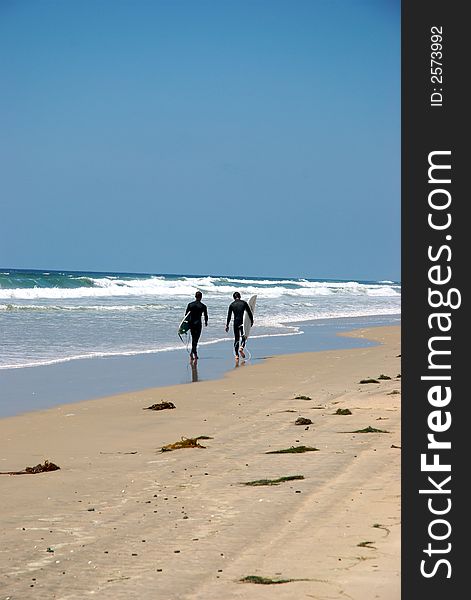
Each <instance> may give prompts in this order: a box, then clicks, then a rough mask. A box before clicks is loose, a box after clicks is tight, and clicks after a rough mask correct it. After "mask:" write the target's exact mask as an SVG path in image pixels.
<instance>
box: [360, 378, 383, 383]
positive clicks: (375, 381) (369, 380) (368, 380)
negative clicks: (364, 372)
mask: <svg viewBox="0 0 471 600" xmlns="http://www.w3.org/2000/svg"><path fill="white" fill-rule="evenodd" d="M360 383H379V381H378V380H377V379H361V380H360Z"/></svg>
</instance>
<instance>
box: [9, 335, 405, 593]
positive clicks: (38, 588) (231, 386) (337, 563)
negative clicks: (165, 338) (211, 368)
mask: <svg viewBox="0 0 471 600" xmlns="http://www.w3.org/2000/svg"><path fill="white" fill-rule="evenodd" d="M349 335H351V336H356V337H363V338H368V339H370V340H374V341H377V342H379V345H376V346H369V347H363V348H357V349H348V350H330V351H325V352H313V353H304V354H291V355H285V356H275V357H272V358H269V359H267V360H264V361H263V362H262V363H261V364H257V365H247V364H245V365H244V364H242V365H240V366H239V368H237V369H234V370H232V371H231V372H229V373H228V374H226V375H225V376H224V377H223V378H222V379H219V380H215V381H200V382H198V383H195V384H184V385H175V386H170V387H161V388H153V389H148V390H144V391H139V392H135V393H126V394H120V395H117V396H112V397H108V398H101V399H98V400H91V401H84V402H78V403H74V404H65V403H64V404H62V405H60V406H56V407H53V408H50V409H48V410H43V411H36V412H29V413H25V414H22V415H19V416H15V417H9V418H5V419H1V420H0V471H2V472H10V471H21V470H23V469H25V467H27V466H34V465H37V464H38V463H44V461H45V460H46V459H47V460H49V461H52V462H53V463H55V464H56V465H58V466H59V467H60V470H57V471H54V472H48V473H38V474H23V475H1V476H0V494H1V497H2V511H1V515H0V532H1V543H0V600H6V599H7V598H9V599H11V600H19V599H21V600H29V599H30V598H31V599H32V598H34V599H38V600H39V599H41V600H42V599H47V600H51V599H61V600H82V599H83V598H88V597H95V598H99V599H121V598H123V599H124V598H126V599H129V598H140V599H141V598H142V599H145V600H146V599H153V600H155V599H157V600H193V599H195V600H196V599H198V600H199V599H203V598H204V599H205V600H221V599H224V600H231V599H238V598H243V599H250V600H252V599H253V600H258V599H265V598H267V599H268V598H270V599H271V598H279V599H281V600H285V599H293V600H294V599H296V600H297V599H301V598H314V599H317V600H336V599H339V600H340V599H342V600H345V599H346V598H347V599H352V600H370V599H371V600H373V599H380V600H398V599H399V598H400V491H401V490H400V461H401V449H400V447H401V439H400V398H401V395H400V383H401V379H400V372H401V367H400V361H401V359H400V327H398V326H393V327H376V328H371V329H359V330H356V331H354V332H351V333H350V334H349ZM380 376H387V377H388V379H387V378H385V377H380ZM378 378H379V379H378ZM389 378H390V379H389ZM369 379H374V380H376V383H360V381H361V380H369ZM297 396H298V397H300V398H296V397H297ZM66 400H67V398H64V402H66ZM164 401H165V402H172V403H173V404H174V405H175V409H166V410H159V411H154V410H143V409H145V408H146V407H149V406H151V405H153V404H155V403H160V402H164ZM339 409H348V410H349V411H350V412H351V414H336V413H337V411H338V410H339ZM299 417H304V418H306V419H310V420H311V421H312V424H303V425H296V424H295V421H296V419H298V418H299ZM368 428H369V429H368ZM364 429H367V431H366V432H358V431H360V430H364ZM371 429H373V431H371ZM375 430H376V431H375ZM378 430H379V431H378ZM199 436H207V437H208V438H209V439H200V440H199V443H200V445H202V446H204V448H198V447H196V448H182V449H176V450H173V451H168V452H162V451H161V448H162V447H163V446H164V445H167V444H171V443H174V442H177V441H179V440H181V438H182V437H184V438H196V437H199ZM297 446H306V447H310V448H315V449H316V450H315V451H308V452H305V453H292V452H291V453H278V454H267V452H270V451H276V450H281V449H289V448H292V447H297ZM294 476H298V477H299V478H296V479H289V478H290V477H294ZM301 476H302V477H303V478H302V479H301V478H300V477H301ZM280 478H288V480H286V481H281V482H279V483H278V484H277V485H244V483H248V482H254V481H259V482H260V480H277V479H280ZM252 576H253V577H258V578H265V583H266V584H265V585H262V584H260V581H261V580H257V579H251V580H249V581H248V582H247V581H246V582H243V581H242V580H243V579H244V578H247V577H249V578H250V577H252ZM262 581H263V580H262ZM257 582H258V583H257ZM281 582H282V583H281Z"/></svg>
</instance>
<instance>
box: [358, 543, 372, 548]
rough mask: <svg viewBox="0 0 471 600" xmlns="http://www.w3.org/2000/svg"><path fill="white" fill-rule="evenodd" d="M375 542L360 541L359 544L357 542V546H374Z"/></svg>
mask: <svg viewBox="0 0 471 600" xmlns="http://www.w3.org/2000/svg"><path fill="white" fill-rule="evenodd" d="M372 543H373V542H360V543H359V544H357V546H359V547H360V548H374V546H372V545H371V544H372Z"/></svg>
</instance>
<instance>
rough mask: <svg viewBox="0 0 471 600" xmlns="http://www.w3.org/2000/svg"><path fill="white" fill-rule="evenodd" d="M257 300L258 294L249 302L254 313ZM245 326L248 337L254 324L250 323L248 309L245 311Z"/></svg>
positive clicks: (253, 313)
mask: <svg viewBox="0 0 471 600" xmlns="http://www.w3.org/2000/svg"><path fill="white" fill-rule="evenodd" d="M256 301H257V295H255V296H251V298H250V299H249V301H248V302H247V304H248V305H249V306H250V310H251V311H252V315H255V303H256ZM243 326H244V335H245V337H246V338H248V337H249V334H250V329H251V327H252V325H251V324H250V317H249V315H248V313H247V311H245V313H244V322H243Z"/></svg>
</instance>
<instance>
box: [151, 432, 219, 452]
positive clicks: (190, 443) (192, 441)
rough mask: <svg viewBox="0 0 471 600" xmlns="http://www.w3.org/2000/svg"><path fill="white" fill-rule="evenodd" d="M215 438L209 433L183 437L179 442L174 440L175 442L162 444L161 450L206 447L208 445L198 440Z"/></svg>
mask: <svg viewBox="0 0 471 600" xmlns="http://www.w3.org/2000/svg"><path fill="white" fill-rule="evenodd" d="M212 439H213V438H211V437H209V436H207V435H200V436H198V437H195V438H186V437H182V439H181V440H179V441H178V442H174V443H173V444H166V445H165V446H162V448H161V449H160V451H161V452H170V451H172V450H179V449H180V448H206V446H202V445H201V444H199V443H198V440H212Z"/></svg>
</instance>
